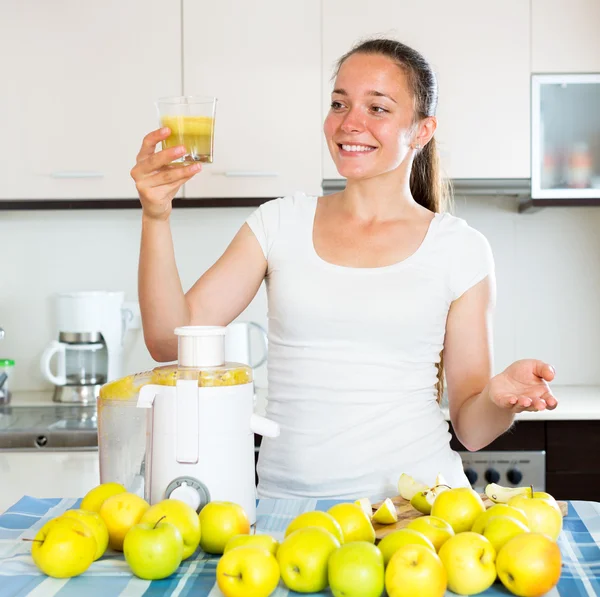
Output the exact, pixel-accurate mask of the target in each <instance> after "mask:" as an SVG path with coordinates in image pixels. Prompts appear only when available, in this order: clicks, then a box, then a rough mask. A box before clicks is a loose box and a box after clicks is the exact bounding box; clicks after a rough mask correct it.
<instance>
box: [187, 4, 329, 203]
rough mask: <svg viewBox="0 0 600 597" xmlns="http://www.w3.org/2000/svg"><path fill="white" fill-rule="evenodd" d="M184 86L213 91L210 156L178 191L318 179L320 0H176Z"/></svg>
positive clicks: (213, 193) (271, 187) (267, 189)
mask: <svg viewBox="0 0 600 597" xmlns="http://www.w3.org/2000/svg"><path fill="white" fill-rule="evenodd" d="M183 7H184V8H183V31H184V35H183V48H184V50H183V64H184V69H183V71H184V89H185V93H186V94H189V95H211V96H216V97H217V98H218V103H217V110H216V117H215V144H214V161H213V163H212V164H205V165H203V171H202V172H201V173H200V174H199V175H197V176H196V177H195V178H194V179H192V181H190V182H189V183H188V184H186V189H185V191H184V193H185V196H186V197H278V196H282V195H287V194H291V193H294V192H295V191H305V192H307V193H318V192H319V191H320V187H321V143H320V140H321V130H322V118H321V92H320V85H321V37H320V34H321V27H320V18H321V15H320V0H301V1H298V2H281V1H280V0H260V1H259V2H240V0H220V1H219V2H214V1H208V0H184V3H183Z"/></svg>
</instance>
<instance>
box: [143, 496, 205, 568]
mask: <svg viewBox="0 0 600 597" xmlns="http://www.w3.org/2000/svg"><path fill="white" fill-rule="evenodd" d="M159 520H164V521H165V522H170V523H171V524H174V525H175V526H176V527H177V529H178V530H179V532H180V533H181V538H182V539H183V559H184V560H185V559H187V558H189V557H190V556H191V555H193V554H194V552H195V551H196V548H197V547H198V545H199V543H200V519H199V517H198V514H196V510H194V509H193V508H192V507H191V506H189V505H188V504H186V503H184V502H182V501H180V500H176V499H171V498H169V499H166V500H162V501H161V502H158V503H157V504H154V506H150V508H149V509H148V510H146V512H144V515H143V516H142V518H141V520H140V522H147V523H148V524H151V525H152V524H154V523H156V522H158V521H159Z"/></svg>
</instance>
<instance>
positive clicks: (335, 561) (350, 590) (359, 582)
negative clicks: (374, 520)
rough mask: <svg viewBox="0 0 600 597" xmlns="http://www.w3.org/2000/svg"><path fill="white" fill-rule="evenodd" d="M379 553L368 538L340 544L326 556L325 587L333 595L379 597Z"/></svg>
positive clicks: (381, 567) (381, 576)
mask: <svg viewBox="0 0 600 597" xmlns="http://www.w3.org/2000/svg"><path fill="white" fill-rule="evenodd" d="M384 570H385V567H384V564H383V556H382V555H381V552H380V551H379V549H377V547H375V546H374V545H373V543H371V542H370V541H353V542H352V543H344V545H342V546H341V547H339V548H338V549H336V550H335V551H334V552H333V553H332V554H331V556H330V557H329V564H328V578H329V587H330V588H331V592H332V593H333V595H334V597H380V596H381V594H382V593H383V589H384V578H385V575H384Z"/></svg>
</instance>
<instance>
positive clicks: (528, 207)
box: [519, 197, 600, 213]
mask: <svg viewBox="0 0 600 597" xmlns="http://www.w3.org/2000/svg"><path fill="white" fill-rule="evenodd" d="M543 207H600V197H597V198H594V197H585V198H583V197H582V198H579V199H577V198H564V199H532V198H531V197H520V198H519V213H525V212H528V213H532V212H534V211H538V210H539V209H541V208H543Z"/></svg>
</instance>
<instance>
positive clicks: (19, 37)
mask: <svg viewBox="0 0 600 597" xmlns="http://www.w3.org/2000/svg"><path fill="white" fill-rule="evenodd" d="M0 53H1V54H2V56H3V57H4V60H3V68H2V76H3V80H4V81H5V82H10V85H8V86H6V87H5V88H4V90H3V92H2V99H0V103H1V109H0V124H1V127H2V132H3V143H2V144H1V145H0V199H6V200H14V199H18V200H28V199H29V200H40V199H43V200H48V199H49V200H52V199H115V198H116V199H123V198H137V194H136V191H135V186H134V184H133V181H132V179H131V177H130V175H129V171H130V169H131V167H132V166H133V165H134V164H135V156H136V154H137V152H138V150H139V147H140V144H141V141H142V137H143V136H144V135H145V134H146V133H147V132H149V131H150V130H152V129H154V128H157V125H158V119H157V115H156V109H155V107H154V104H153V102H154V101H155V100H156V99H157V98H158V97H159V96H165V95H178V94H180V93H181V89H182V86H181V76H182V74H181V9H180V4H179V3H178V2H170V1H169V0H129V1H128V2H118V1H117V0H109V1H107V2H96V3H89V2H77V1H76V0H57V1H56V2H39V1H38V0H22V1H20V2H5V3H3V8H2V18H0Z"/></svg>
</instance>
